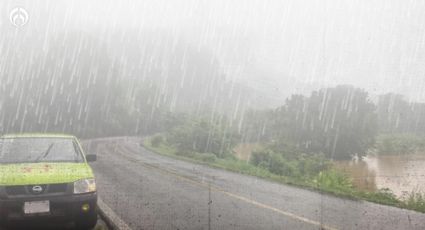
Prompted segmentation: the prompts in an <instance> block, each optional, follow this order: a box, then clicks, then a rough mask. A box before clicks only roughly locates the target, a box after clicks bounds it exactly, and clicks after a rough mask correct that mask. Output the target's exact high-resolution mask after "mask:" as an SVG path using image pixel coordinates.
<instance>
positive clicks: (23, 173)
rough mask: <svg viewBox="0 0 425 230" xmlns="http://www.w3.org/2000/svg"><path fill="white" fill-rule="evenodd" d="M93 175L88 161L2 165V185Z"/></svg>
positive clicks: (62, 181) (82, 177) (0, 169)
mask: <svg viewBox="0 0 425 230" xmlns="http://www.w3.org/2000/svg"><path fill="white" fill-rule="evenodd" d="M93 177H94V176H93V172H92V170H91V168H90V166H89V165H88V164H86V163H32V164H5V165H0V185H28V184H55V183H70V182H74V181H77V180H79V179H84V178H93Z"/></svg>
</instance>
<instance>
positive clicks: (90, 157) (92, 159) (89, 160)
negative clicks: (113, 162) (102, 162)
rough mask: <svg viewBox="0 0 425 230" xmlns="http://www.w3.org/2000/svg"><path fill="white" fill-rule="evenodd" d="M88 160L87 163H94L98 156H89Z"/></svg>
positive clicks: (87, 156)
mask: <svg viewBox="0 0 425 230" xmlns="http://www.w3.org/2000/svg"><path fill="white" fill-rule="evenodd" d="M86 160H87V162H94V161H96V160H97V155H96V154H87V155H86Z"/></svg>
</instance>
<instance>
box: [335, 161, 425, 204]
mask: <svg viewBox="0 0 425 230" xmlns="http://www.w3.org/2000/svg"><path fill="white" fill-rule="evenodd" d="M335 165H336V167H337V168H339V169H340V170H342V171H345V172H346V173H348V175H350V176H351V177H352V179H353V183H354V185H355V186H356V187H358V188H361V189H364V190H368V191H374V190H376V189H380V188H389V189H391V190H392V191H393V192H394V193H395V194H396V195H397V196H402V195H403V194H404V193H405V192H407V193H410V192H412V191H422V192H425V154H411V155H402V156H399V155H396V156H368V157H366V158H365V159H363V160H362V161H338V162H335Z"/></svg>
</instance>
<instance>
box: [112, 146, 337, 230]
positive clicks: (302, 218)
mask: <svg viewBox="0 0 425 230" xmlns="http://www.w3.org/2000/svg"><path fill="white" fill-rule="evenodd" d="M119 152H120V153H121V155H122V156H124V158H127V160H129V161H132V162H138V163H140V164H143V165H144V166H146V167H148V168H152V169H156V170H157V171H159V172H162V173H163V174H167V175H171V176H173V177H175V178H177V179H180V180H183V181H186V182H189V183H191V184H194V185H197V186H199V187H202V188H207V189H212V190H214V191H217V192H220V193H222V194H225V195H227V196H229V197H232V198H235V199H238V200H240V201H244V202H246V203H248V204H251V205H254V206H256V207H259V208H263V209H267V210H270V211H273V212H276V213H278V214H280V215H283V216H286V217H289V218H292V219H295V220H298V221H301V222H304V223H308V224H311V225H315V226H318V227H320V229H326V230H337V228H335V227H332V226H329V225H326V224H322V223H320V222H318V221H315V220H310V219H308V218H305V217H302V216H298V215H297V214H294V213H291V212H287V211H283V210H280V209H278V208H275V207H272V206H269V205H266V204H263V203H260V202H258V201H255V200H252V199H250V198H246V197H244V196H240V195H237V194H234V193H231V192H227V191H225V190H224V189H222V188H220V187H216V186H212V185H210V184H207V183H203V182H199V181H197V180H194V179H192V178H189V177H186V176H183V175H180V174H178V173H176V172H173V171H170V170H167V169H163V168H160V167H158V166H156V165H153V164H150V163H147V162H144V161H141V160H139V159H135V158H133V157H130V156H128V155H127V154H125V153H124V152H123V151H119Z"/></svg>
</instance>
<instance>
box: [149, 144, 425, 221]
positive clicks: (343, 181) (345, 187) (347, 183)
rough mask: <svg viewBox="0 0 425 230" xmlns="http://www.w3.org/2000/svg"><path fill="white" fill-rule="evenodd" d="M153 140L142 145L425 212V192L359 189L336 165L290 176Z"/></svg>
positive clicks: (170, 154) (242, 171) (171, 154)
mask: <svg viewBox="0 0 425 230" xmlns="http://www.w3.org/2000/svg"><path fill="white" fill-rule="evenodd" d="M151 140H152V137H147V138H145V139H144V140H143V143H141V144H142V145H143V146H144V147H145V148H147V149H149V150H151V151H152V152H155V153H157V154H160V155H165V156H168V157H171V158H175V159H179V160H184V161H188V162H192V163H197V164H202V165H207V166H211V167H214V168H219V169H224V170H227V171H231V172H236V173H240V174H245V175H250V176H255V177H259V178H262V179H266V180H269V181H273V182H277V183H282V184H289V185H294V186H297V187H301V188H305V189H309V190H313V191H319V192H323V193H325V194H330V195H334V196H337V197H342V198H347V199H352V200H365V201H369V202H373V203H378V204H383V205H388V206H394V207H398V208H404V209H409V210H414V211H418V212H421V213H425V194H422V193H419V192H412V193H410V194H406V195H405V196H404V197H402V198H397V197H396V196H395V195H394V194H393V193H392V191H391V190H390V189H380V190H378V191H375V192H367V191H362V190H359V189H356V188H355V187H354V186H353V185H352V183H351V180H350V179H349V177H348V176H347V175H345V174H344V173H343V172H340V171H338V170H337V169H335V168H331V169H329V170H326V171H323V172H321V173H320V174H319V175H318V176H316V177H315V178H313V179H311V178H303V177H288V176H282V175H277V174H274V173H271V172H270V171H269V170H267V169H264V168H261V167H258V166H254V165H252V164H250V163H248V162H246V161H242V160H238V159H236V158H235V157H230V156H226V157H225V158H217V157H216V156H215V155H214V154H209V153H196V152H191V153H181V152H178V151H176V149H174V148H173V147H171V146H169V145H166V144H164V143H160V144H156V145H155V146H153V145H152V142H151Z"/></svg>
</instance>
